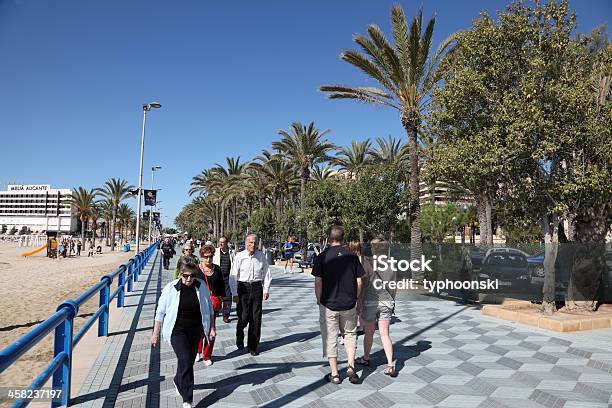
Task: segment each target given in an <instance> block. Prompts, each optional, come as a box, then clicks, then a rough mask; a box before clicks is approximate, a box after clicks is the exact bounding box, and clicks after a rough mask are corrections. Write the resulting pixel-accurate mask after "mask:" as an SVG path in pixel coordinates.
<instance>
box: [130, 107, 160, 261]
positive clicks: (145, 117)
mask: <svg viewBox="0 0 612 408" xmlns="http://www.w3.org/2000/svg"><path fill="white" fill-rule="evenodd" d="M153 108H155V109H159V108H161V104H160V103H159V102H151V103H145V104H143V105H142V112H143V115H142V137H141V139H140V168H139V172H138V212H137V213H136V253H139V252H140V215H141V214H140V211H141V210H142V207H141V201H142V162H143V160H144V143H145V125H146V123H147V112H148V111H150V110H151V109H153ZM149 216H150V215H149Z"/></svg>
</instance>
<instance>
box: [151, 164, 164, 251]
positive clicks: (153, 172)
mask: <svg viewBox="0 0 612 408" xmlns="http://www.w3.org/2000/svg"><path fill="white" fill-rule="evenodd" d="M159 169H161V166H153V167H151V190H154V187H153V182H154V180H155V171H157V170H159ZM155 202H156V206H157V194H156V195H155ZM152 209H153V206H151V207H150V208H149V212H151V210H152ZM149 215H150V214H149ZM152 218H153V217H149V245H151V223H152V221H153V220H152Z"/></svg>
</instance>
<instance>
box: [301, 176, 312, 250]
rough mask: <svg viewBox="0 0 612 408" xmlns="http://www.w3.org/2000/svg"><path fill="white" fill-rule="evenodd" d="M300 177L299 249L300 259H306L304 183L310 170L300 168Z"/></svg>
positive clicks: (306, 238)
mask: <svg viewBox="0 0 612 408" xmlns="http://www.w3.org/2000/svg"><path fill="white" fill-rule="evenodd" d="M301 173H302V174H301V176H302V177H301V179H300V212H301V214H300V249H301V251H300V252H301V253H302V259H306V249H307V243H308V237H307V235H308V231H307V229H306V222H305V217H304V204H305V200H306V183H308V178H309V177H310V174H309V173H310V172H309V169H308V167H305V168H303V169H302V172H301Z"/></svg>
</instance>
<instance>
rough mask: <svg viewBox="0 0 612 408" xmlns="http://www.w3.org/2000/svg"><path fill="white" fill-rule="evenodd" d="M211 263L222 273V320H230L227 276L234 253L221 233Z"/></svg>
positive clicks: (230, 299) (229, 296) (230, 296)
mask: <svg viewBox="0 0 612 408" xmlns="http://www.w3.org/2000/svg"><path fill="white" fill-rule="evenodd" d="M213 263H214V264H215V265H219V266H220V267H221V274H222V275H223V283H224V285H225V294H224V295H223V309H222V314H223V321H224V322H225V323H229V322H230V318H229V316H230V312H231V311H232V289H231V288H230V284H229V276H230V272H231V271H232V264H233V263H234V254H233V253H231V252H230V250H229V247H228V245H227V237H226V236H225V235H221V236H220V237H219V248H217V249H216V250H215V257H214V258H213Z"/></svg>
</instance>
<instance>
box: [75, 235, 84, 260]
mask: <svg viewBox="0 0 612 408" xmlns="http://www.w3.org/2000/svg"><path fill="white" fill-rule="evenodd" d="M82 247H83V243H82V242H81V240H80V239H79V240H78V241H77V243H76V248H77V252H76V254H77V256H81V248H82Z"/></svg>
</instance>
